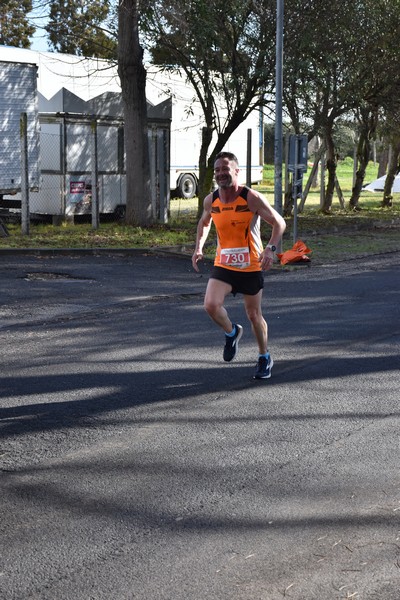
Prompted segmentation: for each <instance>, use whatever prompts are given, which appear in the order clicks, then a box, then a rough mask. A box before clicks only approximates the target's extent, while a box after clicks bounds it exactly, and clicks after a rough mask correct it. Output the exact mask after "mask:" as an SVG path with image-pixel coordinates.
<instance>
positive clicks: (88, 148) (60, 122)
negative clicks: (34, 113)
mask: <svg viewBox="0 0 400 600" xmlns="http://www.w3.org/2000/svg"><path fill="white" fill-rule="evenodd" d="M39 120H40V184H39V189H38V190H37V189H36V190H35V189H31V190H30V193H29V212H30V217H31V220H38V219H46V220H49V219H52V220H53V222H57V221H60V220H64V219H65V218H70V219H73V218H74V217H75V216H80V215H90V214H92V210H93V200H94V194H93V188H92V184H93V178H94V176H95V179H97V187H96V190H95V193H96V196H97V197H96V198H95V200H96V205H95V209H96V207H98V209H97V210H98V213H99V215H100V218H101V219H102V220H105V219H107V220H110V219H121V218H122V217H123V215H124V214H125V206H126V170H125V169H126V163H125V151H124V127H123V120H122V119H116V118H107V117H96V118H93V117H90V116H86V115H67V114H65V115H53V114H40V115H39ZM148 131H149V156H150V174H151V191H152V210H153V216H154V217H155V218H156V219H157V220H159V221H160V222H166V220H167V216H168V211H169V148H170V121H165V122H149V130H148ZM28 168H29V166H28ZM1 205H2V208H3V210H4V209H6V210H8V212H9V213H12V214H14V215H15V214H18V211H19V210H20V207H21V194H20V193H18V194H15V195H7V194H5V195H4V197H3V200H2V202H1ZM3 216H4V213H3Z"/></svg>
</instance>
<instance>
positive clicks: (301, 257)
mask: <svg viewBox="0 0 400 600" xmlns="http://www.w3.org/2000/svg"><path fill="white" fill-rule="evenodd" d="M311 252H312V250H310V248H307V246H306V245H305V243H304V242H302V241H301V240H298V241H297V242H296V243H295V244H294V245H293V248H291V249H290V250H286V252H282V254H277V257H278V258H279V260H280V261H281V265H287V264H291V263H297V262H310V259H309V257H308V256H307V254H311Z"/></svg>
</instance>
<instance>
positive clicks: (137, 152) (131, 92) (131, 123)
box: [118, 0, 154, 226]
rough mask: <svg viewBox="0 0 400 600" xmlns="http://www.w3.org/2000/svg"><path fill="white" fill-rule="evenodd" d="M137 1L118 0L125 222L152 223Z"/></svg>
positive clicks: (141, 51)
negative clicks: (124, 168) (123, 139)
mask: <svg viewBox="0 0 400 600" xmlns="http://www.w3.org/2000/svg"><path fill="white" fill-rule="evenodd" d="M138 5H139V2H138V0H119V6H118V74H119V77H120V80H121V92H122V101H123V106H124V119H125V129H124V131H125V152H126V222H127V223H128V225H142V226H146V225H150V224H151V223H152V221H153V220H154V215H153V214H152V203H151V182H150V163H149V145H148V144H149V142H148V128H147V103H146V70H145V68H144V66H143V50H142V48H141V46H140V44H139V26H138V10H139V7H138Z"/></svg>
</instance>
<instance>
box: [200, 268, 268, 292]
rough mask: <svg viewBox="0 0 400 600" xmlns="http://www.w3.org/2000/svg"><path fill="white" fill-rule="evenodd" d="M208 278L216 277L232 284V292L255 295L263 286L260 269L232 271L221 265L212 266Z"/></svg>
mask: <svg viewBox="0 0 400 600" xmlns="http://www.w3.org/2000/svg"><path fill="white" fill-rule="evenodd" d="M210 279H218V280H219V281H224V282H225V283H228V284H229V285H230V286H232V294H233V295H234V296H235V295H236V294H245V295H247V296H255V295H256V294H258V292H259V291H260V290H262V289H263V287H264V274H263V272H262V271H251V272H248V271H244V272H243V271H233V270H232V269H224V268H223V267H213V269H212V271H211V275H210Z"/></svg>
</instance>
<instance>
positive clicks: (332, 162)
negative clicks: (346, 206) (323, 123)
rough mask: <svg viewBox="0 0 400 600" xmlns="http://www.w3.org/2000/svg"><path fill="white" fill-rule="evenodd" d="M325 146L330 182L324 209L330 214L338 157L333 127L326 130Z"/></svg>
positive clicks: (327, 187)
mask: <svg viewBox="0 0 400 600" xmlns="http://www.w3.org/2000/svg"><path fill="white" fill-rule="evenodd" d="M325 147H326V169H327V171H328V183H327V186H326V192H325V200H324V204H323V206H322V211H323V212H324V213H326V214H330V212H331V208H332V202H333V193H334V191H335V180H336V166H337V157H336V152H335V144H334V142H333V137H332V127H329V128H327V129H326V131H325Z"/></svg>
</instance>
